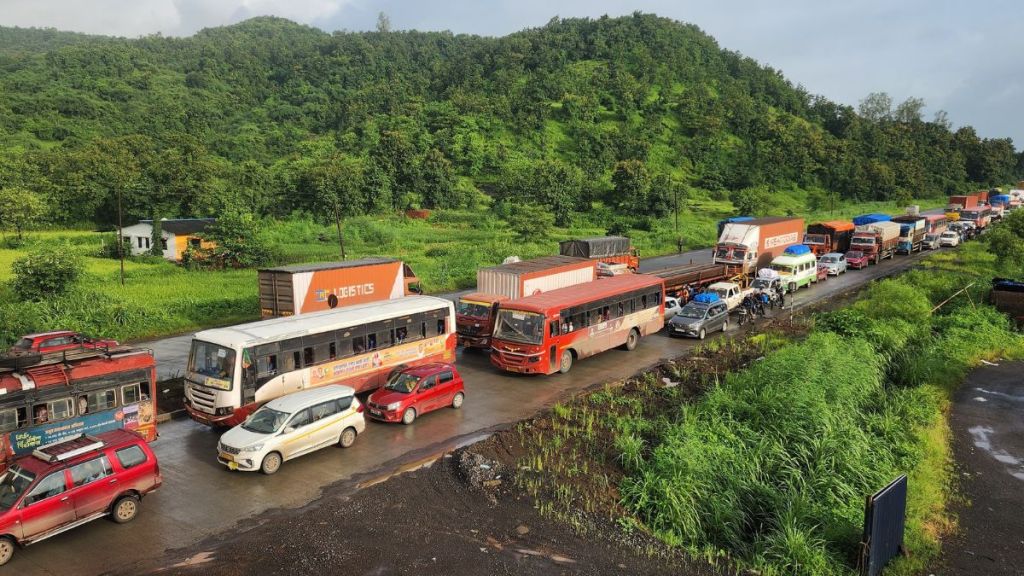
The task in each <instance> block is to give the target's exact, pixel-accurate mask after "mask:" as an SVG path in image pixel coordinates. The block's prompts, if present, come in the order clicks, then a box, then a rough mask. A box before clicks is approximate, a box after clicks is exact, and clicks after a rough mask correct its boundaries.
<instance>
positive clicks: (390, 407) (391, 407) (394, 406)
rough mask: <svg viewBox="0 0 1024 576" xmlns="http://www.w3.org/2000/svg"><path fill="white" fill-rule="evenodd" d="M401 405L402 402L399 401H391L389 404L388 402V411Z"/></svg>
mask: <svg viewBox="0 0 1024 576" xmlns="http://www.w3.org/2000/svg"><path fill="white" fill-rule="evenodd" d="M401 405H402V403H401V402H392V403H391V404H388V411H392V410H398V408H399V407H400V406H401Z"/></svg>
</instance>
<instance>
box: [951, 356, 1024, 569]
mask: <svg viewBox="0 0 1024 576" xmlns="http://www.w3.org/2000/svg"><path fill="white" fill-rule="evenodd" d="M1022 371H1024V363H1022V362H1001V363H999V365H998V366H982V367H981V368H978V369H977V370H975V371H973V372H971V374H970V375H969V376H968V377H967V381H966V382H964V384H963V385H962V386H961V387H960V390H959V391H957V393H956V395H955V396H954V400H953V411H952V415H951V417H950V425H951V427H952V429H953V454H954V456H955V458H956V464H957V472H958V473H959V474H958V476H959V479H960V488H961V489H962V493H963V495H964V496H965V498H966V500H967V502H968V504H967V505H966V506H964V507H962V509H960V510H958V516H959V518H958V521H959V528H960V530H959V533H958V534H957V535H955V536H954V537H953V538H951V539H950V540H949V541H948V542H945V543H943V561H942V567H941V568H939V569H937V570H935V573H936V574H937V575H942V576H946V575H963V576H967V575H973V574H988V575H991V576H1010V575H1018V576H1019V575H1020V574H1024V514H1022V513H1021V512H1022V511H1024V378H1022V377H1021V374H1022Z"/></svg>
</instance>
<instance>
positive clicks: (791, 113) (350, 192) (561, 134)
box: [0, 14, 1024, 223]
mask: <svg viewBox="0 0 1024 576" xmlns="http://www.w3.org/2000/svg"><path fill="white" fill-rule="evenodd" d="M851 81H855V80H853V79H851ZM868 104H869V105H868V106H863V107H862V108H863V112H864V114H858V112H857V111H855V110H854V109H853V108H851V107H848V106H843V105H838V104H836V103H833V102H830V101H828V100H825V99H822V98H818V97H815V96H812V95H810V94H808V93H807V92H806V91H805V90H803V89H802V88H800V87H799V86H794V85H793V84H792V83H791V82H790V81H789V80H787V79H785V78H784V77H783V75H782V73H781V72H779V71H776V70H773V69H771V68H767V67H765V66H763V65H760V64H758V63H756V62H754V61H753V60H751V59H749V58H745V57H742V56H741V55H739V54H736V53H734V52H730V51H727V50H724V49H722V48H720V47H719V46H718V45H717V43H716V42H715V40H714V39H713V38H711V37H709V36H707V35H706V34H704V33H703V32H701V31H700V30H699V29H698V28H696V27H694V26H690V25H685V24H681V23H678V22H674V21H670V20H667V19H664V18H658V17H656V16H652V15H641V14H636V15H634V16H630V17H624V18H615V19H611V18H602V19H598V20H588V19H571V20H558V19H555V20H552V21H551V22H550V23H549V24H548V25H546V26H544V27H543V28H538V29H532V30H525V31H522V32H519V33H516V34H512V35H509V36H506V37H503V38H483V37H476V36H466V35H453V34H451V33H446V32H427V33H424V32H368V33H334V34H328V33H325V32H323V31H320V30H317V29H314V28H310V27H306V26H301V25H297V24H294V23H292V22H289V21H286V20H281V19H276V18H257V19H253V20H249V21H246V22H243V23H241V24H238V25H235V26H229V27H224V28H216V29H208V30H203V31H201V32H199V33H198V34H196V35H195V36H192V37H189V38H181V39H178V38H163V37H159V36H155V37H146V38H142V39H137V40H126V39H113V38H102V37H95V36H85V35H80V34H68V33H61V32H54V31H50V30H24V29H15V28H0V187H7V186H18V187H24V188H28V189H30V190H35V191H38V192H40V193H42V194H44V195H45V196H46V197H47V198H48V200H49V203H50V205H51V219H52V220H53V221H54V222H55V223H76V222H100V223H104V222H106V223H109V222H110V221H111V219H112V218H113V215H114V213H115V212H114V210H113V209H112V208H113V204H112V203H113V198H114V193H115V191H117V190H119V189H120V190H121V191H122V192H124V197H125V203H126V206H127V211H128V216H129V217H132V216H134V217H149V216H184V215H207V214H210V213H215V212H217V211H218V210H219V209H220V208H221V207H222V206H224V205H225V204H241V205H244V206H246V207H248V208H249V209H251V210H252V211H254V212H256V213H259V214H262V215H282V214H287V213H290V212H292V211H294V210H308V211H310V212H314V213H315V212H317V211H322V210H323V209H324V208H327V207H334V206H335V205H338V204H340V206H341V210H342V211H343V213H345V214H348V215H352V214H359V213H373V212H380V211H393V210H397V209H401V208H405V207H409V206H422V207H428V208H429V207H453V206H459V205H466V204H472V203H474V202H475V199H476V198H478V197H479V195H480V194H481V193H485V194H488V195H490V196H492V197H494V198H496V199H497V200H499V202H500V201H501V200H502V199H515V200H519V201H529V202H534V203H538V204H541V205H546V206H549V207H551V208H552V209H553V210H554V211H555V213H556V214H557V215H558V217H559V219H560V220H561V221H563V222H564V221H566V220H568V219H569V218H570V217H571V215H572V214H573V213H574V212H577V211H586V210H589V209H590V207H591V206H593V205H594V202H603V203H604V204H606V205H609V206H621V207H622V208H623V209H625V210H628V211H629V213H631V214H659V213H663V212H664V211H665V210H666V209H667V206H668V203H667V200H666V198H667V196H668V194H669V191H670V190H672V189H673V188H675V189H676V190H679V189H682V190H687V189H690V188H696V189H703V190H707V191H709V192H712V193H715V194H720V195H722V196H726V195H728V194H729V193H730V192H734V191H738V190H743V189H747V188H756V187H762V188H763V189H766V190H771V189H773V188H775V187H793V186H795V187H799V188H804V189H821V190H825V191H829V192H834V193H837V194H839V195H841V196H842V197H845V198H856V199H860V200H867V199H893V198H909V197H919V198H920V197H927V196H940V195H943V194H947V193H950V192H954V191H957V190H962V189H967V188H970V187H972V186H984V185H990V184H997V183H1003V182H1006V181H1008V180H1010V179H1011V178H1014V177H1016V176H1018V175H1019V173H1020V171H1021V163H1022V160H1024V159H1022V157H1021V156H1017V155H1016V153H1015V151H1014V149H1013V146H1012V144H1011V142H1010V141H1009V140H1002V139H996V140H984V139H980V138H979V137H978V136H977V135H976V134H975V132H974V131H973V130H972V129H971V128H962V129H960V130H957V131H956V132H951V131H950V129H949V128H948V124H947V123H946V122H945V121H942V120H940V121H938V122H928V121H924V120H922V118H921V116H920V111H921V106H920V103H919V102H915V101H908V102H906V103H904V104H902V105H900V106H897V107H895V109H894V108H893V107H892V106H891V104H890V103H889V102H887V101H886V99H885V98H881V97H875V98H872V99H871V100H870V102H869V103H868Z"/></svg>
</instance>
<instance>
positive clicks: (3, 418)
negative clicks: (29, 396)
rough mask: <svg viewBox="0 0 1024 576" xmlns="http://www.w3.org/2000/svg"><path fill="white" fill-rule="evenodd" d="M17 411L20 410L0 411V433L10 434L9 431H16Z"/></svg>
mask: <svg viewBox="0 0 1024 576" xmlns="http://www.w3.org/2000/svg"><path fill="white" fill-rule="evenodd" d="M18 410H20V408H18V409H15V408H10V409H8V410H0V432H10V431H11V430H17V429H18Z"/></svg>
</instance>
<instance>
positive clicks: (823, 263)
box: [818, 252, 846, 276]
mask: <svg viewBox="0 0 1024 576" xmlns="http://www.w3.org/2000/svg"><path fill="white" fill-rule="evenodd" d="M818 268H824V269H825V270H827V271H828V275H829V276H839V275H840V274H842V273H843V272H846V254H843V253H841V252H829V253H828V254H825V255H824V256H822V257H821V258H818Z"/></svg>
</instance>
